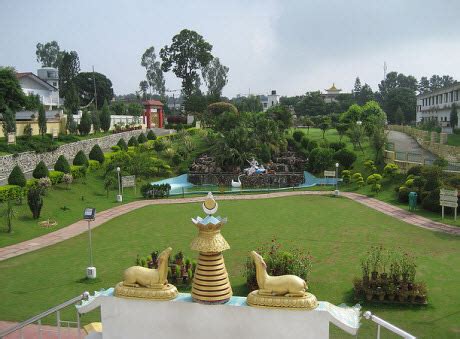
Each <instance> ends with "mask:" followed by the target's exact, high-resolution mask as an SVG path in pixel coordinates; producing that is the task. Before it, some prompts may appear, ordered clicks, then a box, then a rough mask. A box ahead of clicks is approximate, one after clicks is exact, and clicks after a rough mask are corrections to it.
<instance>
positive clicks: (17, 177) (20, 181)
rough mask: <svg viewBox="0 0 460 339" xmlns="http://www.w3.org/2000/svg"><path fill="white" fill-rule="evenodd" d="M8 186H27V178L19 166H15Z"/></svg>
mask: <svg viewBox="0 0 460 339" xmlns="http://www.w3.org/2000/svg"><path fill="white" fill-rule="evenodd" d="M8 185H17V186H20V187H25V186H26V177H25V176H24V173H23V172H22V170H21V167H19V166H18V165H16V166H14V168H13V170H12V171H11V173H10V175H9V177H8Z"/></svg>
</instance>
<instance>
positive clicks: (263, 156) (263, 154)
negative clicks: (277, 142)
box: [259, 144, 272, 164]
mask: <svg viewBox="0 0 460 339" xmlns="http://www.w3.org/2000/svg"><path fill="white" fill-rule="evenodd" d="M259 157H260V160H262V162H263V163H265V164H266V163H268V162H270V161H271V160H272V152H271V150H270V146H269V145H267V144H262V145H261V146H260V151H259Z"/></svg>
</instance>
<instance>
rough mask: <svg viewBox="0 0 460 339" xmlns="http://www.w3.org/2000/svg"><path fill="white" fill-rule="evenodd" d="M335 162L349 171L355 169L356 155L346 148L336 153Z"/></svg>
mask: <svg viewBox="0 0 460 339" xmlns="http://www.w3.org/2000/svg"><path fill="white" fill-rule="evenodd" d="M334 160H335V161H337V162H338V163H339V164H340V166H342V167H343V168H346V169H349V168H352V167H353V163H354V162H355V161H356V153H355V152H353V151H350V150H347V149H346V148H343V149H339V150H338V151H337V152H335V153H334Z"/></svg>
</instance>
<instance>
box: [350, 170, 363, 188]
mask: <svg viewBox="0 0 460 339" xmlns="http://www.w3.org/2000/svg"><path fill="white" fill-rule="evenodd" d="M351 178H352V179H353V182H354V183H356V184H357V185H358V186H359V187H361V186H363V185H364V178H363V175H362V174H361V173H359V172H356V173H355V174H353V175H352V176H351Z"/></svg>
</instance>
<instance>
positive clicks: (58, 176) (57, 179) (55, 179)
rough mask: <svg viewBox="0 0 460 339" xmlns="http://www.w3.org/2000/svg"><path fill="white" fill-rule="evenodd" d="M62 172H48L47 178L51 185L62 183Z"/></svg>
mask: <svg viewBox="0 0 460 339" xmlns="http://www.w3.org/2000/svg"><path fill="white" fill-rule="evenodd" d="M64 174H65V173H64V172H61V171H50V172H49V176H48V177H49V178H50V180H51V184H53V185H57V184H59V183H61V182H62V178H63V177H64Z"/></svg>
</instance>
